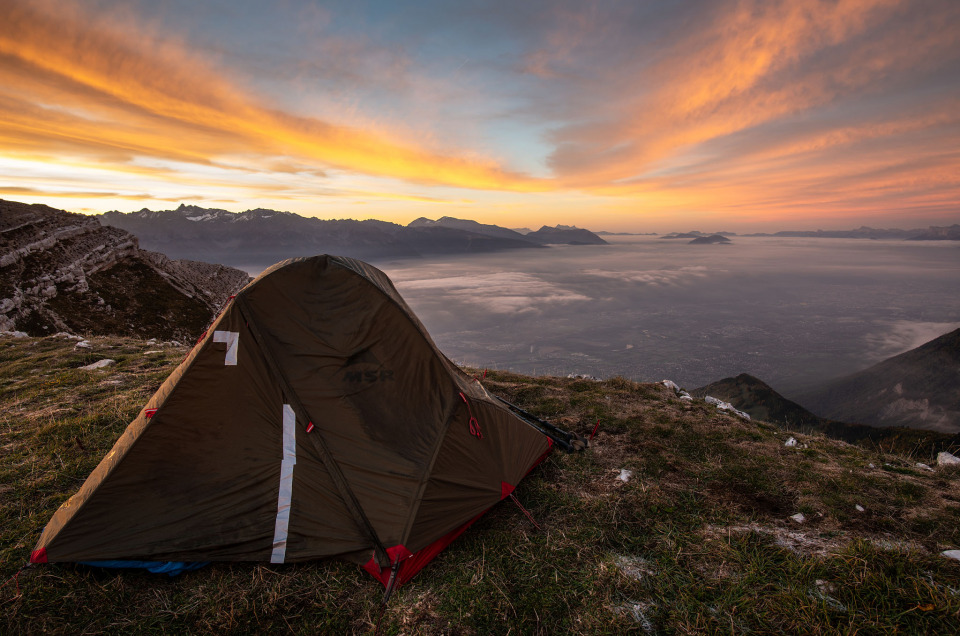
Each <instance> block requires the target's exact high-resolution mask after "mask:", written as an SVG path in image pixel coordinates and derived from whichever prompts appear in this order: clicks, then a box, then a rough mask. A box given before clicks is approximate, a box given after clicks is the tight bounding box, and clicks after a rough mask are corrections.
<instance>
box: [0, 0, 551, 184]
mask: <svg viewBox="0 0 960 636" xmlns="http://www.w3.org/2000/svg"><path fill="white" fill-rule="evenodd" d="M37 6H38V5H36V4H31V5H24V4H23V3H18V2H11V1H9V0H5V1H0V13H2V14H3V15H4V20H3V21H0V60H2V64H0V81H2V83H3V86H4V88H3V89H0V93H2V94H3V97H4V99H2V100H0V116H2V117H0V122H2V123H0V143H2V144H3V147H4V148H7V149H14V150H19V151H31V152H40V151H47V152H50V153H54V154H55V153H61V152H73V153H77V154H81V155H87V156H90V157H93V158H97V159H105V160H110V161H123V160H129V159H131V158H133V157H153V158H163V159H171V160H176V161H183V162H195V163H214V162H216V161H217V160H218V159H219V158H220V157H222V156H224V155H243V156H246V157H249V159H250V160H251V161H253V162H262V163H268V162H269V161H270V160H273V159H276V158H281V157H283V158H295V159H297V160H298V161H300V162H309V163H311V164H314V165H315V166H316V167H318V168H322V167H333V168H337V169H340V170H344V171H348V172H356V173H361V174H367V175H378V176H387V177H394V178H399V179H404V180H407V181H411V182H417V183H426V184H443V185H451V186H458V187H466V188H479V189H505V190H516V191H535V190H543V189H545V188H547V187H549V184H547V183H544V182H543V181H542V180H537V179H533V178H530V177H527V176H524V175H522V174H518V173H515V172H511V171H508V170H505V169H502V168H501V167H499V166H498V165H497V164H496V163H495V162H493V161H491V160H483V159H479V158H471V157H464V156H457V155H453V154H445V153H438V152H436V151H433V150H430V149H428V148H423V147H419V146H418V145H416V144H414V143H411V142H409V141H408V140H403V139H400V138H398V137H397V136H396V135H392V134H391V133H389V132H388V131H370V130H359V129H356V128H350V127H347V126H341V125H337V124H335V123H331V122H328V121H324V120H321V119H316V118H308V117H301V116H296V115H291V114H289V113H285V112H282V111H280V110H278V109H275V108H271V107H268V106H265V105H263V104H262V103H260V101H259V100H257V99H256V98H254V97H253V96H251V95H250V94H249V92H248V91H245V90H243V89H242V88H241V87H239V86H237V85H235V84H233V83H231V82H229V81H228V80H227V79H226V78H225V77H224V74H223V73H222V72H221V71H220V70H218V69H216V68H214V67H212V66H211V65H210V64H209V63H208V62H206V61H205V60H204V59H202V58H199V57H198V56H196V55H193V54H191V53H190V52H189V50H188V49H187V48H186V47H184V46H183V45H181V44H179V43H177V42H175V41H173V40H171V39H168V38H160V37H157V36H154V35H152V34H151V33H150V32H149V31H148V30H145V29H144V28H143V26H142V25H139V24H136V23H134V22H132V21H129V20H127V21H125V22H123V23H120V22H118V21H117V20H116V19H114V20H113V21H111V20H108V19H106V18H102V17H98V18H93V17H91V16H89V15H86V14H85V13H84V12H83V11H82V10H81V9H80V8H79V6H78V5H71V4H69V3H61V2H57V3H52V4H50V5H47V6H46V7H44V8H43V9H38V8H36V7H37Z"/></svg>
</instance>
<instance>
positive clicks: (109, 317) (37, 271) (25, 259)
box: [0, 200, 250, 339]
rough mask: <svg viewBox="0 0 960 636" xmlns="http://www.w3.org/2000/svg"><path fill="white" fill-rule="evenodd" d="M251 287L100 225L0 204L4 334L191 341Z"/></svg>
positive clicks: (244, 278) (40, 208)
mask: <svg viewBox="0 0 960 636" xmlns="http://www.w3.org/2000/svg"><path fill="white" fill-rule="evenodd" d="M249 279H250V278H249V276H248V275H247V274H246V273H245V272H241V271H239V270H235V269H232V268H229V267H224V266H222V265H211V264H209V263H198V262H192V261H174V260H170V259H168V258H167V257H166V256H164V255H163V254H158V253H154V252H147V251H144V250H141V249H140V247H139V243H138V241H137V238H136V237H135V236H133V235H132V234H130V233H129V232H126V231H124V230H121V229H119V228H115V227H104V226H101V225H100V223H99V221H98V220H97V219H96V218H94V217H89V216H84V215H82V214H72V213H69V212H64V211H62V210H57V209H54V208H51V207H48V206H45V205H26V204H23V203H16V202H13V201H3V200H0V331H11V330H19V331H25V332H27V333H29V334H30V335H37V336H41V335H48V334H51V333H55V332H58V331H66V332H71V333H80V334H86V335H107V334H110V335H131V336H133V335H135V336H146V337H157V338H167V339H170V338H178V339H190V338H194V337H196V336H197V335H199V333H200V332H201V331H202V330H203V328H204V327H205V326H206V325H207V323H209V322H210V320H211V319H212V318H213V317H214V315H215V312H216V311H217V310H218V309H219V307H220V306H221V305H222V304H223V303H224V302H225V301H226V300H227V298H228V297H229V296H230V294H232V293H234V292H235V291H236V290H237V289H239V288H241V287H242V286H243V285H245V284H246V283H247V282H248V281H249Z"/></svg>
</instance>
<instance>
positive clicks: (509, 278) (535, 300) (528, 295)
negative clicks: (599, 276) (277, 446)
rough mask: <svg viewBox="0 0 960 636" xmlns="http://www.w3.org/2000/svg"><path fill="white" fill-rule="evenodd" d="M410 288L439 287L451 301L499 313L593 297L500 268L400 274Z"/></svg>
mask: <svg viewBox="0 0 960 636" xmlns="http://www.w3.org/2000/svg"><path fill="white" fill-rule="evenodd" d="M395 282H396V283H397V287H398V288H399V289H400V290H401V291H404V292H406V291H407V290H410V291H418V292H423V291H429V290H436V291H439V292H442V293H443V295H444V298H445V299H447V300H448V301H450V302H461V303H467V304H471V305H475V306H477V307H481V308H483V310H484V311H489V312H492V313H498V314H513V313H540V312H541V311H543V310H544V309H546V308H548V307H549V306H550V305H553V304H556V303H571V302H580V301H589V300H590V298H589V297H588V296H584V295H583V294H580V293H578V292H574V291H571V290H569V289H566V288H564V287H563V286H561V285H557V284H555V283H551V282H548V281H545V280H543V279H542V278H540V277H539V276H535V275H532V274H526V273H523V272H497V273H494V274H476V275H471V276H446V277H440V278H430V279H416V278H414V279H404V278H403V277H402V276H400V277H396V278H395Z"/></svg>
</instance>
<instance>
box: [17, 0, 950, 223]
mask: <svg viewBox="0 0 960 636" xmlns="http://www.w3.org/2000/svg"><path fill="white" fill-rule="evenodd" d="M0 16H2V19H0V198H5V199H10V200H15V201H22V202H27V203H45V204H48V205H51V206H53V207H57V208H63V209H67V210H71V211H76V212H86V213H99V212H104V211H107V210H121V211H134V210H139V209H141V208H144V207H147V208H150V209H154V210H156V209H170V208H174V207H176V206H178V205H179V204H181V203H185V204H188V205H199V206H203V207H213V208H224V209H228V210H231V211H235V212H239V211H243V210H246V209H252V208H258V207H264V208H272V209H278V210H289V211H292V212H297V213H299V214H303V215H306V216H317V217H320V218H356V219H366V218H378V219H383V220H387V221H394V222H398V223H408V222H409V221H411V220H413V219H415V218H417V217H421V216H426V217H428V218H439V217H441V216H453V217H457V218H470V219H474V220H477V221H481V222H485V223H495V224H498V225H503V226H506V227H531V228H534V229H536V228H537V227H540V226H541V225H543V224H549V225H555V224H557V223H563V224H568V225H578V226H580V227H587V228H590V229H593V230H610V231H636V232H645V231H655V232H665V231H675V230H692V229H698V230H701V231H721V230H727V231H747V230H752V231H771V230H778V229H817V228H823V229H843V228H852V227H858V226H860V225H870V226H873V227H900V228H914V227H925V226H928V225H950V224H952V223H957V222H960V2H956V0H902V1H901V0H837V1H820V0H784V1H780V0H757V1H741V0H717V1H711V2H705V1H703V2H701V1H683V0H670V1H667V0H663V1H659V2H657V1H647V2H635V1H624V2H619V1H617V0H604V1H599V2H590V1H585V0H575V1H570V2H566V1H563V0H557V1H550V2H546V1H543V2H541V1H536V0H531V1H524V2H516V1H515V0H511V1H503V2H500V1H485V2H477V1H473V0H457V2H448V1H436V2H434V1H415V0H411V1H410V2H363V1H359V0H350V1H346V2H339V1H333V2H301V1H295V0H279V1H277V2H269V3H267V2H254V1H247V0H229V1H219V0H205V1H204V2H196V1H195V0H183V1H181V0H150V1H143V2H138V1H126V2H115V1H110V0H84V1H82V2H73V1H72V0H55V1H49V2H48V1H46V0H37V1H33V0H29V1H24V0H0Z"/></svg>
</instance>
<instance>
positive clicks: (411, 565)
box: [362, 437, 553, 588]
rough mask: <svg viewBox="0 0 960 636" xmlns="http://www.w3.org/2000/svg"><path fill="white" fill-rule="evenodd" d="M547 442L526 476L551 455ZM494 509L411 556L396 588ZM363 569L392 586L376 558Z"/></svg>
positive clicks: (551, 444)
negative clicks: (545, 448)
mask: <svg viewBox="0 0 960 636" xmlns="http://www.w3.org/2000/svg"><path fill="white" fill-rule="evenodd" d="M547 441H548V445H547V450H545V451H544V453H543V454H542V455H540V457H538V458H537V460H536V461H535V462H533V464H532V465H531V466H530V468H529V469H528V470H527V472H526V473H525V476H526V475H529V474H530V473H531V472H532V471H533V469H534V468H536V467H537V466H539V465H540V464H542V463H543V460H545V459H546V458H547V456H548V455H549V454H550V451H552V450H553V440H551V439H550V438H549V437H548V438H547ZM510 490H511V491H512V490H513V489H512V488H511V489H510ZM508 495H509V493H508V494H507V495H504V496H503V497H506V496H508ZM501 500H502V498H501ZM498 503H499V502H498ZM495 505H496V504H494V506H495ZM492 509H493V506H490V507H489V508H487V509H486V510H484V511H483V512H481V513H480V514H478V515H477V516H476V517H474V518H472V519H470V520H469V521H467V522H466V523H464V524H463V525H462V526H459V527H457V528H454V529H453V530H451V531H450V532H449V533H447V534H445V535H443V536H442V537H440V538H439V539H437V540H436V541H434V542H433V543H431V544H430V545H428V546H427V547H425V548H422V549H420V550H417V551H416V552H414V553H412V554H410V556H409V557H407V558H405V559H404V560H403V568H402V569H400V571H399V572H398V573H397V577H396V581H394V586H395V587H399V586H401V585H403V584H405V583H407V582H408V581H409V580H410V579H412V578H413V577H414V576H415V575H416V574H417V572H419V571H420V570H422V569H423V568H424V567H426V566H427V564H428V563H430V562H431V561H433V559H434V558H436V556H437V555H438V554H440V553H441V552H443V551H444V549H446V548H447V546H449V545H450V544H451V543H453V542H454V541H456V540H457V537H459V536H460V535H461V534H463V533H464V532H466V531H467V528H469V527H470V526H472V525H473V524H474V523H476V522H477V521H479V520H480V518H481V517H482V516H483V515H485V514H487V513H488V512H490V510H492ZM396 548H403V546H396ZM396 548H388V551H390V550H394V549H396ZM404 550H405V548H404ZM362 567H363V569H364V570H366V571H367V572H368V573H369V574H370V576H372V577H373V578H375V579H377V580H378V581H380V583H382V584H383V586H384V587H385V588H386V587H387V586H388V585H389V584H390V575H391V573H392V568H381V567H380V566H379V565H377V560H376V557H375V556H374V557H371V559H370V560H369V561H367V562H366V563H364V564H363V566H362Z"/></svg>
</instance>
